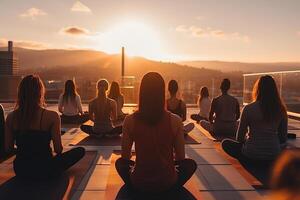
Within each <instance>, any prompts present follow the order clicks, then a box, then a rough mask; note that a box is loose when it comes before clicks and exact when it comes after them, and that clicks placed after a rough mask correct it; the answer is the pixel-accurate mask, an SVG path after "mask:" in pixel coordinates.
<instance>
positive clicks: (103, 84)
mask: <svg viewBox="0 0 300 200" xmlns="http://www.w3.org/2000/svg"><path fill="white" fill-rule="evenodd" d="M108 85H109V83H108V81H107V80H106V79H100V80H99V81H98V82H97V96H98V97H106V91H107V90H108Z"/></svg>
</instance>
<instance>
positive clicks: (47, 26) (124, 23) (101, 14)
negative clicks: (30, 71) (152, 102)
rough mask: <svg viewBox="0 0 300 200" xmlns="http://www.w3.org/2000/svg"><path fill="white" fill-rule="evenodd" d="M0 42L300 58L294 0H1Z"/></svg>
mask: <svg viewBox="0 0 300 200" xmlns="http://www.w3.org/2000/svg"><path fill="white" fill-rule="evenodd" d="M0 27H1V28H0V46H3V45H6V41H7V40H14V41H15V45H16V46H21V47H26V48H34V49H47V48H66V49H69V48H74V49H78V48H79V49H81V48H82V49H95V50H100V51H104V52H107V53H118V52H119V51H120V48H121V46H125V47H126V50H127V53H128V54H129V55H138V56H144V57H146V58H151V59H156V60H163V61H178V60H226V61H243V62H277V61H300V0H251V1H250V0H164V1H162V0H80V1H77V0H0Z"/></svg>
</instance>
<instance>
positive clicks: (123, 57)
mask: <svg viewBox="0 0 300 200" xmlns="http://www.w3.org/2000/svg"><path fill="white" fill-rule="evenodd" d="M121 75H122V78H124V76H125V48H124V47H122V74H121Z"/></svg>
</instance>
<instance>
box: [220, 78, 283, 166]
mask: <svg viewBox="0 0 300 200" xmlns="http://www.w3.org/2000/svg"><path fill="white" fill-rule="evenodd" d="M253 100H254V101H253V102H252V103H250V104H248V105H246V106H245V107H244V109H243V112H242V116H241V122H240V125H239V128H238V131H237V135H236V140H231V139H225V140H223V142H222V147H223V150H224V151H225V152H226V153H228V154H229V155H230V156H232V157H234V158H237V159H239V160H246V161H247V160H248V161H254V162H257V163H258V162H261V161H273V160H275V159H276V158H277V156H278V155H279V154H280V152H281V150H282V147H284V146H285V142H286V140H287V111H286V108H285V105H284V103H283V101H282V100H281V98H280V96H279V93H278V89H277V86H276V83H275V81H274V79H273V78H272V77H271V76H262V77H260V78H259V79H258V80H257V82H256V83H255V85H254V88H253Z"/></svg>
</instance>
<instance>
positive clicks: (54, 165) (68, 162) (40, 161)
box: [5, 75, 85, 180]
mask: <svg viewBox="0 0 300 200" xmlns="http://www.w3.org/2000/svg"><path fill="white" fill-rule="evenodd" d="M44 94H45V89H44V85H43V82H42V81H41V79H40V78H39V77H38V76H36V75H28V76H26V77H25V78H23V79H22V81H21V83H20V85H19V89H18V97H17V104H16V108H15V110H14V111H12V112H11V113H9V114H8V115H7V118H6V123H5V149H6V152H8V153H9V152H11V151H12V150H13V149H14V145H16V158H15V160H14V162H13V165H14V171H15V173H16V176H17V177H19V178H22V179H30V180H37V179H38V180H40V179H50V178H54V177H57V176H59V175H60V174H62V173H63V172H64V171H65V170H67V169H68V168H70V167H71V166H73V165H74V164H75V163H77V162H78V161H79V160H80V159H81V158H82V157H83V156H84V154H85V149H84V148H82V147H76V148H73V149H71V150H68V151H66V152H63V146H62V143H61V132H60V128H61V127H60V117H59V115H58V113H57V112H55V111H51V110H47V109H45V108H44ZM51 141H52V143H53V148H54V152H55V154H56V155H54V154H53V152H52V148H51V146H50V143H51Z"/></svg>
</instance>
